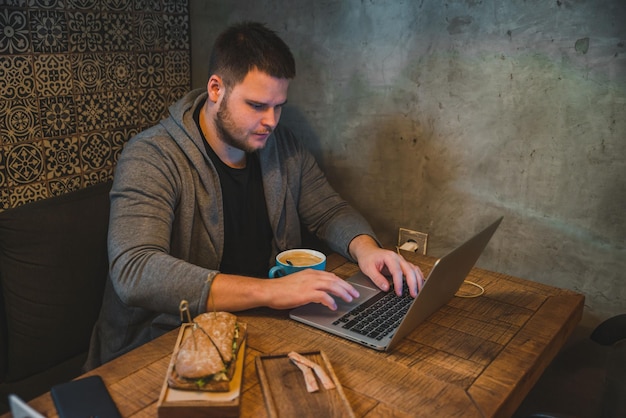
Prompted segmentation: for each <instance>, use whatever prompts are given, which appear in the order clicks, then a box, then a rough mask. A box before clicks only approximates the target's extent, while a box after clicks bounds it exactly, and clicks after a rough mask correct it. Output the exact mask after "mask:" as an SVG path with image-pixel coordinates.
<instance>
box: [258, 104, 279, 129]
mask: <svg viewBox="0 0 626 418" xmlns="http://www.w3.org/2000/svg"><path fill="white" fill-rule="evenodd" d="M279 120H280V109H276V108H273V107H270V108H268V109H267V111H265V113H264V114H263V119H262V120H261V123H262V124H263V125H265V126H269V127H271V128H272V129H273V128H275V127H276V125H278V121H279Z"/></svg>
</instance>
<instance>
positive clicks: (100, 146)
mask: <svg viewBox="0 0 626 418" xmlns="http://www.w3.org/2000/svg"><path fill="white" fill-rule="evenodd" d="M0 5H1V6H2V8H0V186H1V187H0V211H2V210H6V209H10V208H14V207H17V206H20V205H22V204H25V203H29V202H32V201H36V200H40V199H45V198H48V197H51V196H58V195H62V194H64V193H68V192H70V191H74V190H77V189H80V188H83V187H87V186H89V185H92V184H97V183H100V182H103V181H107V180H110V179H111V178H112V177H113V172H114V168H115V164H116V163H117V161H118V159H119V156H120V153H121V152H122V149H123V148H124V145H125V144H126V142H127V141H128V140H129V139H130V138H132V137H133V136H134V135H136V134H137V133H139V132H140V131H142V130H144V129H146V128H148V127H150V126H152V125H154V124H155V123H158V122H159V121H160V120H161V119H162V118H164V117H165V116H167V111H168V107H169V106H170V105H171V104H172V103H173V102H175V101H176V100H178V99H179V98H180V97H182V96H183V95H184V94H185V93H187V91H189V89H190V87H191V64H190V63H191V58H190V35H189V13H188V9H189V4H188V1H187V0H106V1H102V0H0Z"/></svg>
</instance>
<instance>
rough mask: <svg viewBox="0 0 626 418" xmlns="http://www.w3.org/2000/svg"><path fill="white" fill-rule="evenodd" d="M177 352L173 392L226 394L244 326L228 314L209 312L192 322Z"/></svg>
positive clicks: (172, 383) (243, 333) (170, 376)
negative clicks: (198, 391) (194, 391)
mask: <svg viewBox="0 0 626 418" xmlns="http://www.w3.org/2000/svg"><path fill="white" fill-rule="evenodd" d="M189 328H190V330H187V331H186V333H185V334H183V336H184V337H183V340H182V342H181V343H180V346H179V348H178V351H177V352H175V353H174V356H175V357H174V359H173V363H174V364H173V367H172V371H171V373H170V374H169V376H168V379H167V381H168V385H169V387H171V388H174V389H185V390H200V391H209V392H227V391H228V390H229V387H230V380H231V379H232V377H233V374H234V372H235V366H236V360H237V353H238V352H239V349H240V348H241V345H242V343H243V340H244V339H245V335H246V327H245V324H243V323H240V322H237V317H236V316H235V315H233V314H231V313H228V312H207V313H204V314H201V315H198V316H197V317H195V318H194V319H193V325H192V326H191V327H189Z"/></svg>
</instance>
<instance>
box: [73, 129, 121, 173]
mask: <svg viewBox="0 0 626 418" xmlns="http://www.w3.org/2000/svg"><path fill="white" fill-rule="evenodd" d="M79 152H80V159H81V162H82V170H83V171H84V172H90V171H96V170H98V169H101V168H105V167H106V166H107V165H112V163H111V155H112V154H113V147H112V146H111V142H110V138H107V137H106V136H105V135H104V133H102V132H92V133H90V134H87V135H85V136H81V138H80V151H79Z"/></svg>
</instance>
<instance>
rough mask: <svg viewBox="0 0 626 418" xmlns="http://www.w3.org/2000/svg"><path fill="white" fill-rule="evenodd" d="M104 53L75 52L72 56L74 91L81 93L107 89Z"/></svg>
mask: <svg viewBox="0 0 626 418" xmlns="http://www.w3.org/2000/svg"><path fill="white" fill-rule="evenodd" d="M105 58H106V57H105V55H104V54H73V55H71V56H70V60H71V62H72V73H73V77H74V78H73V83H72V88H73V93H74V94H77V95H80V94H85V93H89V92H100V91H104V90H106V84H107V83H106V64H105Z"/></svg>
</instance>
